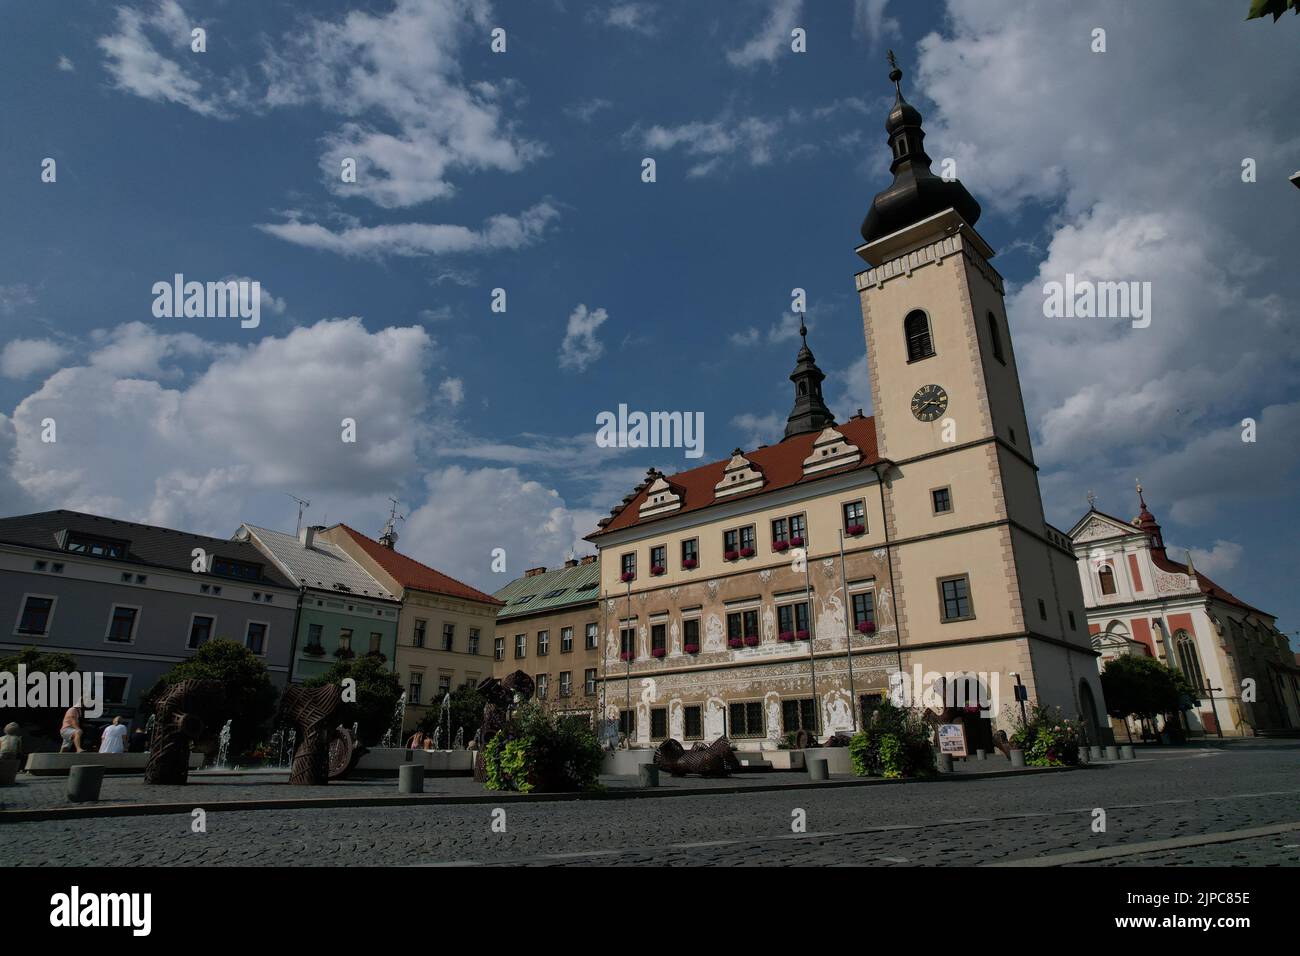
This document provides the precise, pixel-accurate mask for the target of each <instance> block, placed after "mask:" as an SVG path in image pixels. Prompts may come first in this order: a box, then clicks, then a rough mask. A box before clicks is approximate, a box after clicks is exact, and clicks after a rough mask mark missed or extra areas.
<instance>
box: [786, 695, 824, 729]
mask: <svg viewBox="0 0 1300 956" xmlns="http://www.w3.org/2000/svg"><path fill="white" fill-rule="evenodd" d="M781 725H782V730H784V731H785V733H787V734H792V733H794V732H796V731H799V730H806V731H808V732H809V733H812V734H819V733H821V728H820V727H819V726H818V721H817V702H816V701H814V700H813V699H812V698H811V697H803V698H800V699H799V700H783V701H781Z"/></svg>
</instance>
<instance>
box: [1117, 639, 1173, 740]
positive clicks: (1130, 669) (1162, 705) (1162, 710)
mask: <svg viewBox="0 0 1300 956" xmlns="http://www.w3.org/2000/svg"><path fill="white" fill-rule="evenodd" d="M1101 689H1102V692H1103V693H1104V694H1105V695H1106V708H1107V711H1106V712H1107V713H1108V714H1110V716H1112V717H1117V718H1119V719H1120V720H1125V721H1126V718H1128V717H1137V718H1138V719H1140V720H1151V719H1153V718H1155V717H1156V716H1164V717H1165V719H1166V725H1167V724H1168V723H1169V718H1170V716H1171V715H1173V714H1176V713H1178V712H1179V711H1180V710H1181V709H1182V705H1183V703H1184V699H1185V695H1186V694H1187V693H1188V692H1189V691H1190V686H1189V685H1188V684H1187V681H1186V679H1185V678H1182V675H1181V674H1179V673H1178V672H1177V671H1175V670H1172V669H1170V668H1169V667H1166V666H1165V665H1164V664H1162V663H1160V662H1159V661H1158V660H1156V659H1155V658H1154V657H1145V656H1139V655H1137V654H1125V655H1123V656H1122V657H1117V658H1115V659H1114V660H1113V661H1110V662H1109V663H1108V664H1107V665H1106V669H1105V670H1103V671H1102V672H1101ZM1193 696H1194V695H1193ZM1127 727H1128V724H1127V721H1126V722H1125V729H1127ZM1132 739H1133V735H1132V733H1131V732H1130V733H1129V740H1130V741H1131V740H1132Z"/></svg>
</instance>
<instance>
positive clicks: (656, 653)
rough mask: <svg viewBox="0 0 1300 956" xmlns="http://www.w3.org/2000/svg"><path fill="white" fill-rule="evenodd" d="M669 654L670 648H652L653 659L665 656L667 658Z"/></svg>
mask: <svg viewBox="0 0 1300 956" xmlns="http://www.w3.org/2000/svg"><path fill="white" fill-rule="evenodd" d="M667 653H668V648H666V647H652V648H650V656H651V657H663V656H665V655H666V654H667Z"/></svg>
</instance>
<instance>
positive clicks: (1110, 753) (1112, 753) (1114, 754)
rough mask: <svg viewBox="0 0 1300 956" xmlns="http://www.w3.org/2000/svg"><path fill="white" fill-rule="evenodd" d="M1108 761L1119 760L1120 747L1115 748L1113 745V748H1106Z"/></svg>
mask: <svg viewBox="0 0 1300 956" xmlns="http://www.w3.org/2000/svg"><path fill="white" fill-rule="evenodd" d="M1106 759H1107V760H1118V759H1119V748H1118V747H1115V746H1113V745H1112V746H1107V747H1106Z"/></svg>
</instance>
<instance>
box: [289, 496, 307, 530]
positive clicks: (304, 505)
mask: <svg viewBox="0 0 1300 956" xmlns="http://www.w3.org/2000/svg"><path fill="white" fill-rule="evenodd" d="M285 494H286V495H289V497H290V498H292V499H293V500H294V501H296V502H298V527H296V528H294V529H293V535H294V537H295V538H296V537H297V536H298V535H300V534H302V513H303V512H304V511H306V510H307V509H308V508H310V507H311V502H310V501H307V500H305V499H303V498H299V497H298V496H297V495H294V494H289V492H287V491H286V492H285Z"/></svg>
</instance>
